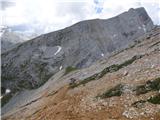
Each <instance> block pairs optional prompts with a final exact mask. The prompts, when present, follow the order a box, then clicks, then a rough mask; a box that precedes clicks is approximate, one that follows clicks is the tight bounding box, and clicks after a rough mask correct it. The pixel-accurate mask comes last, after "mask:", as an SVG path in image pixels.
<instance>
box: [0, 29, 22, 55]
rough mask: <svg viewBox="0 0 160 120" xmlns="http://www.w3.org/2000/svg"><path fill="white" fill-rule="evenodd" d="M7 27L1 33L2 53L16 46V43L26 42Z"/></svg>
mask: <svg viewBox="0 0 160 120" xmlns="http://www.w3.org/2000/svg"><path fill="white" fill-rule="evenodd" d="M8 29H9V28H5V29H3V31H2V35H1V53H3V52H5V51H8V50H11V49H13V48H14V47H16V46H17V45H16V44H19V43H22V42H24V40H23V39H22V38H21V37H20V36H19V35H18V34H16V33H15V32H13V31H10V30H8Z"/></svg>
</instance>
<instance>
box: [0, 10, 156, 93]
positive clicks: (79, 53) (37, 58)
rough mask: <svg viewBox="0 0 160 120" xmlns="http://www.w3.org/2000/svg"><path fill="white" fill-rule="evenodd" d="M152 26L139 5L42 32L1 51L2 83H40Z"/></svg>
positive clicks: (123, 44) (87, 62)
mask: <svg viewBox="0 0 160 120" xmlns="http://www.w3.org/2000/svg"><path fill="white" fill-rule="evenodd" d="M153 27H154V25H153V23H152V20H151V19H150V17H149V16H148V15H147V13H146V11H145V9H144V8H137V9H130V10H129V11H128V12H124V13H122V14H120V15H118V16H116V17H113V18H110V19H107V20H100V19H94V20H88V21H82V22H79V23H77V24H75V25H73V26H70V27H68V28H65V29H63V30H59V31H55V32H52V33H48V34H45V35H41V36H39V37H37V38H35V39H32V40H30V41H27V42H25V43H23V44H21V45H19V46H17V47H16V48H14V49H12V50H10V51H8V52H5V53H3V54H2V86H4V87H6V88H10V89H12V91H13V90H16V91H17V90H21V89H23V88H36V87H39V86H40V85H41V84H43V83H44V82H45V81H47V80H48V79H49V78H50V77H51V76H52V75H53V74H55V73H56V72H58V71H59V70H61V69H62V68H66V67H67V66H74V67H77V68H83V67H87V66H89V65H91V64H92V63H93V62H95V61H97V60H98V59H100V58H102V57H103V56H104V55H109V54H110V53H111V52H113V51H115V50H119V49H122V48H125V47H127V46H128V45H129V44H130V43H131V42H133V41H134V40H135V39H136V38H137V37H139V36H141V35H143V34H145V33H146V32H148V31H150V30H151V29H152V28H153Z"/></svg>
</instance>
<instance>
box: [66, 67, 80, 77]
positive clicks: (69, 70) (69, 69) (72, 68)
mask: <svg viewBox="0 0 160 120" xmlns="http://www.w3.org/2000/svg"><path fill="white" fill-rule="evenodd" d="M75 70H77V68H75V67H73V66H68V67H67V68H66V70H65V73H64V75H67V74H68V73H70V72H72V71H75Z"/></svg>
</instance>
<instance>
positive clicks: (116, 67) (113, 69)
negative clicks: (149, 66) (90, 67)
mask: <svg viewBox="0 0 160 120" xmlns="http://www.w3.org/2000/svg"><path fill="white" fill-rule="evenodd" d="M141 57H142V55H138V56H134V57H132V58H131V59H129V60H127V61H125V62H123V63H122V64H113V65H111V66H109V67H106V68H105V69H103V70H102V71H101V72H100V73H96V74H94V75H92V76H90V77H88V78H86V79H84V80H82V81H80V82H79V83H76V84H75V85H74V86H72V87H71V88H74V87H77V86H79V85H82V84H83V85H84V84H86V83H88V82H90V81H93V80H97V79H100V78H102V77H103V76H104V75H105V74H107V73H112V72H116V71H118V70H119V69H121V68H123V67H126V66H128V65H130V64H132V63H133V62H134V61H135V60H137V59H140V58H141Z"/></svg>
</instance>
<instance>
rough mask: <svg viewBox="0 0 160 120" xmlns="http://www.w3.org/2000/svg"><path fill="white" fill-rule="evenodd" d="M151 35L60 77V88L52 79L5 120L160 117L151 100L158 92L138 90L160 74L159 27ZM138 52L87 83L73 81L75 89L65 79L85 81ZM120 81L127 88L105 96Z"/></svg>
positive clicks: (150, 119)
mask: <svg viewBox="0 0 160 120" xmlns="http://www.w3.org/2000/svg"><path fill="white" fill-rule="evenodd" d="M151 33H152V35H150V37H147V35H145V36H143V37H141V38H139V39H137V42H136V43H135V45H132V46H131V47H130V48H128V49H125V50H123V51H121V52H119V53H116V54H113V55H112V56H111V57H109V58H106V59H103V60H100V61H98V62H97V63H95V65H93V66H91V67H89V68H86V69H83V70H78V71H75V72H73V73H70V74H68V75H66V76H63V77H61V78H59V79H60V82H59V85H58V87H55V84H54V85H53V83H52V84H51V81H49V82H48V83H46V84H45V85H44V86H45V87H43V92H42V91H41V92H38V93H39V95H40V97H38V98H37V99H34V100H30V102H27V103H25V104H23V105H22V104H21V105H19V106H17V107H15V108H14V109H12V110H10V111H8V112H7V113H6V114H4V115H3V116H2V120H129V119H132V120H160V104H153V103H151V102H148V101H147V100H148V99H149V98H151V97H153V96H155V95H159V96H160V91H158V90H157V89H153V90H148V89H147V88H148V87H146V86H145V88H141V89H140V90H137V91H138V92H137V91H136V90H135V88H138V86H140V85H145V84H146V83H147V85H149V83H153V81H154V80H155V79H159V78H160V29H158V28H157V29H155V30H154V31H152V32H151ZM135 55H142V56H141V57H139V58H138V59H136V60H135V61H133V62H132V63H130V64H128V65H126V66H124V67H122V68H121V69H119V70H115V71H112V72H109V73H107V74H105V75H104V76H103V77H101V78H98V79H95V80H91V81H89V82H86V84H78V82H77V83H74V84H75V85H77V86H75V87H72V88H71V86H70V85H68V83H67V82H64V81H67V80H68V78H72V77H74V78H76V79H79V80H81V81H83V79H84V78H83V77H86V76H87V75H89V76H91V75H93V74H95V73H99V72H100V71H102V70H103V69H104V68H106V67H108V66H111V65H113V64H122V63H124V62H125V61H127V60H129V59H131V58H132V57H133V56H135ZM86 74H87V75H86ZM89 76H88V77H89ZM52 79H55V78H54V77H53V78H52ZM148 81H149V82H148ZM79 83H80V82H79ZM157 83H158V84H160V83H159V81H158V82H157ZM157 83H156V84H155V86H156V85H157ZM118 85H122V86H123V87H122V89H121V88H120V89H118V90H119V91H118V93H116V92H115V91H114V92H113V95H112V96H110V97H104V93H105V92H106V91H109V90H113V89H114V88H115V86H118ZM55 88H56V90H55ZM144 89H147V91H145V90H144ZM119 92H120V93H119ZM121 92H122V93H121ZM102 96H103V97H102ZM138 101H145V102H138ZM136 102H138V103H136ZM134 103H135V104H134Z"/></svg>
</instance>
